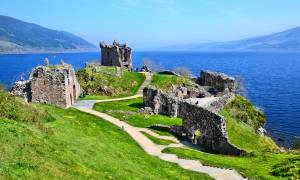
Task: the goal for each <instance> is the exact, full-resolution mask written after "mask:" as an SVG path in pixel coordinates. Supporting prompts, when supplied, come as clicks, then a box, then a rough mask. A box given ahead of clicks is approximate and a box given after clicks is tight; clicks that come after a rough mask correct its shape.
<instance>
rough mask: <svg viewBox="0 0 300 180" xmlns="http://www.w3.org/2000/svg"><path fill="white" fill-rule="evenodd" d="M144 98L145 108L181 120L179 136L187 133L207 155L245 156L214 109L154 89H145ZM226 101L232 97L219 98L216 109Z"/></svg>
mask: <svg viewBox="0 0 300 180" xmlns="http://www.w3.org/2000/svg"><path fill="white" fill-rule="evenodd" d="M230 97H232V96H230ZM143 98H144V105H145V107H150V108H151V109H152V110H153V112H154V113H155V114H165V115H169V116H173V117H182V119H183V126H182V127H181V128H180V129H181V130H180V131H181V133H180V135H183V134H185V135H184V136H185V137H187V138H188V139H189V140H191V141H192V142H194V143H196V144H199V145H201V146H202V147H204V148H205V150H207V151H208V152H212V153H222V154H230V155H240V154H242V153H243V151H242V150H240V149H238V148H236V147H235V146H234V145H232V144H230V142H229V141H228V138H227V132H226V122H225V119H224V118H223V117H222V116H220V115H219V114H217V113H216V112H214V111H211V110H210V109H214V108H211V107H209V108H206V107H200V106H198V105H196V104H193V103H192V102H191V101H189V100H188V99H187V100H185V99H180V98H177V97H175V96H171V95H168V94H166V93H164V92H162V91H161V90H159V89H155V88H153V87H145V88H144V90H143ZM226 100H229V98H228V97H225V98H224V99H223V98H218V99H217V100H216V101H214V102H213V103H212V105H216V104H217V105H216V108H219V107H220V104H225V101H226Z"/></svg>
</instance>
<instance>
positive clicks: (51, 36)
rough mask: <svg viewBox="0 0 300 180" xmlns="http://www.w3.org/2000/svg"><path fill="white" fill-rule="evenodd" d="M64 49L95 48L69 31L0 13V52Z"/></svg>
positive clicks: (80, 49)
mask: <svg viewBox="0 0 300 180" xmlns="http://www.w3.org/2000/svg"><path fill="white" fill-rule="evenodd" d="M66 50H68V51H70V50H73V51H82V50H96V47H95V46H94V45H92V44H91V43H89V42H87V41H86V40H84V39H82V38H80V37H78V36H75V35H73V34H71V33H68V32H63V31H56V30H52V29H47V28H44V27H42V26H39V25H36V24H33V23H27V22H23V21H20V20H18V19H15V18H11V17H7V16H2V15H0V52H10V53H12V52H19V51H20V52H36V51H40V52H45V51H46V52H47V51H66Z"/></svg>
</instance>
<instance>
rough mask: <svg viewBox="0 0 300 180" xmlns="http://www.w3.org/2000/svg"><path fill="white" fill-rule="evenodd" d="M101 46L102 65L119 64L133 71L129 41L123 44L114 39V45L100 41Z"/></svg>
mask: <svg viewBox="0 0 300 180" xmlns="http://www.w3.org/2000/svg"><path fill="white" fill-rule="evenodd" d="M100 48H101V65H103V66H118V67H122V68H127V69H128V70H130V71H132V70H133V66H132V60H131V48H130V47H128V45H127V43H125V44H123V45H121V44H120V43H119V42H117V41H114V42H113V44H112V45H107V44H105V42H100Z"/></svg>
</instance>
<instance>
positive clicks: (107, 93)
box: [76, 66, 146, 100]
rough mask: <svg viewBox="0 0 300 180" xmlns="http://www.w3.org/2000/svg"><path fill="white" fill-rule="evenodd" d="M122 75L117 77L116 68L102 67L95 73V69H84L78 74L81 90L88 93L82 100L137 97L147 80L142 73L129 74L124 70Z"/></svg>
mask: <svg viewBox="0 0 300 180" xmlns="http://www.w3.org/2000/svg"><path fill="white" fill-rule="evenodd" d="M121 71H122V73H121V74H122V75H121V76H120V77H119V76H117V75H116V67H107V66H101V67H97V68H96V70H95V71H94V70H93V68H83V69H80V70H78V71H77V72H76V75H77V77H78V80H79V83H80V85H81V88H82V89H83V90H84V91H85V92H87V93H88V95H87V96H85V97H83V98H81V99H85V100H91V99H109V98H116V97H126V96H132V95H135V94H136V92H137V91H138V89H139V87H140V86H141V85H142V83H143V82H144V80H145V78H146V77H145V75H144V74H142V73H136V72H128V71H127V70H125V69H122V70H121Z"/></svg>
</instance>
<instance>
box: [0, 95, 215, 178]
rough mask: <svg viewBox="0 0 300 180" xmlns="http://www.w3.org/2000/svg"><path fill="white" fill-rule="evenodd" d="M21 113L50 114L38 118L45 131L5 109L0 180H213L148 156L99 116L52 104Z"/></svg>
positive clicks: (1, 122) (0, 124)
mask: <svg viewBox="0 0 300 180" xmlns="http://www.w3.org/2000/svg"><path fill="white" fill-rule="evenodd" d="M1 94H3V93H1ZM2 97H4V98H6V97H8V98H11V97H10V95H7V94H4V95H2ZM2 100H3V99H1V101H0V102H1V103H3V101H2ZM10 100H11V99H10ZM11 102H16V103H18V102H19V100H16V101H11ZM28 106H30V107H31V108H32V109H27V108H28ZM2 107H3V106H2ZM18 108H25V109H26V111H27V115H28V116H29V117H30V115H29V114H31V113H36V112H37V111H39V112H44V113H45V114H44V116H39V118H38V119H37V120H38V121H39V122H41V123H42V125H43V128H39V127H37V126H35V123H32V122H34V121H28V119H27V120H26V121H24V120H23V118H24V117H27V115H26V114H23V113H18V112H17V110H15V112H17V113H16V114H17V116H12V115H11V114H13V113H8V114H7V112H8V111H6V110H5V111H3V109H1V108H0V112H1V117H0V143H1V146H0V179H18V178H22V179H28V178H29V179H31V178H35V179H56V178H60V179H178V178H180V179H210V178H209V177H208V176H206V175H203V174H199V173H194V172H190V171H186V170H183V169H182V168H179V167H178V166H177V165H175V164H171V163H167V162H164V161H161V160H159V159H158V158H155V157H153V156H150V155H147V154H146V153H145V152H144V151H143V150H142V149H141V148H140V147H139V146H138V145H137V144H136V143H135V142H134V141H133V140H132V138H130V137H129V136H128V135H127V134H126V133H125V132H124V131H122V130H121V129H119V128H117V127H116V126H113V125H112V124H110V123H108V122H106V121H104V120H102V119H100V118H97V117H95V116H92V115H88V114H85V113H82V112H79V111H77V110H75V109H68V110H65V109H60V108H55V107H53V106H48V105H35V106H31V105H27V104H25V105H24V106H23V105H20V106H18ZM12 110H14V109H12ZM48 116H50V117H51V121H49V120H48ZM29 119H31V118H29Z"/></svg>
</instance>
